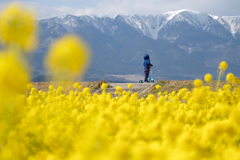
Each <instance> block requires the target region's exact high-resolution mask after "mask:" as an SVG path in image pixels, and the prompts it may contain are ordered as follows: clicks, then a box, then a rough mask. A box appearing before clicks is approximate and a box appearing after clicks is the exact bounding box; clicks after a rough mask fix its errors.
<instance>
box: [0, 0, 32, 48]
mask: <svg viewBox="0 0 240 160" xmlns="http://www.w3.org/2000/svg"><path fill="white" fill-rule="evenodd" d="M0 19H1V21H0V36H1V41H2V43H3V44H4V45H5V46H8V47H11V49H15V50H16V47H18V48H20V49H21V50H23V51H25V52H31V51H33V50H34V49H35V48H36V46H37V34H36V30H37V24H36V22H35V19H36V17H35V14H34V12H33V11H32V10H30V9H28V8H26V7H24V6H23V5H21V4H20V3H11V4H10V5H9V6H8V7H7V8H5V9H4V10H3V11H2V13H1V15H0ZM17 50H18V49H17Z"/></svg>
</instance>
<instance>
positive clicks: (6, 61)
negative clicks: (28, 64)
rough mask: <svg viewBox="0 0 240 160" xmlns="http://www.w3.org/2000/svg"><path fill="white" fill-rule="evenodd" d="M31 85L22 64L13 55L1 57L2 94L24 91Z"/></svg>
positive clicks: (0, 81)
mask: <svg viewBox="0 0 240 160" xmlns="http://www.w3.org/2000/svg"><path fill="white" fill-rule="evenodd" d="M28 83H29V76H28V74H27V73H26V72H25V71H24V69H23V68H22V66H21V64H19V63H18V61H17V60H16V59H15V57H13V56H12V55H6V56H2V57H0V88H1V91H0V92H1V94H5V95H6V94H7V95H8V93H18V92H22V91H24V89H26V88H27V85H28Z"/></svg>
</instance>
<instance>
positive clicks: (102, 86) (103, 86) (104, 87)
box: [101, 83, 107, 91]
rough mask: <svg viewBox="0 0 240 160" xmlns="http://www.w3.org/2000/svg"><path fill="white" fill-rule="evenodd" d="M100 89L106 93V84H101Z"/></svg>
mask: <svg viewBox="0 0 240 160" xmlns="http://www.w3.org/2000/svg"><path fill="white" fill-rule="evenodd" d="M101 88H102V90H104V91H106V89H107V84H106V83H102V85H101Z"/></svg>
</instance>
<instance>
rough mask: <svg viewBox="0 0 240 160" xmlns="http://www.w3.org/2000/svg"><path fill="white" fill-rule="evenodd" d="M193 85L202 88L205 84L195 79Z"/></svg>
mask: <svg viewBox="0 0 240 160" xmlns="http://www.w3.org/2000/svg"><path fill="white" fill-rule="evenodd" d="M193 84H194V86H195V87H201V86H202V85H203V82H202V80H200V79H195V80H194V82H193Z"/></svg>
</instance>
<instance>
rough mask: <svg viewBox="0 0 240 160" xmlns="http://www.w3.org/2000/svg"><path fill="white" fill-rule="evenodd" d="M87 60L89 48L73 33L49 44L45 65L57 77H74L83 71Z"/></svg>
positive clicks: (79, 75)
mask: <svg viewBox="0 0 240 160" xmlns="http://www.w3.org/2000/svg"><path fill="white" fill-rule="evenodd" d="M89 60H90V50H89V49H88V47H87V46H86V44H85V43H84V42H83V40H81V39H80V38H78V37H77V36H75V35H66V36H64V37H62V38H60V39H58V40H56V41H55V42H54V43H53V44H52V45H51V46H50V49H49V53H48V55H47V57H46V60H45V66H46V68H47V69H48V70H49V71H50V72H51V73H53V74H54V75H55V76H57V77H59V78H62V79H65V78H69V79H75V78H77V77H81V75H82V74H83V73H84V72H85V70H86V69H87V67H88V64H89Z"/></svg>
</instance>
